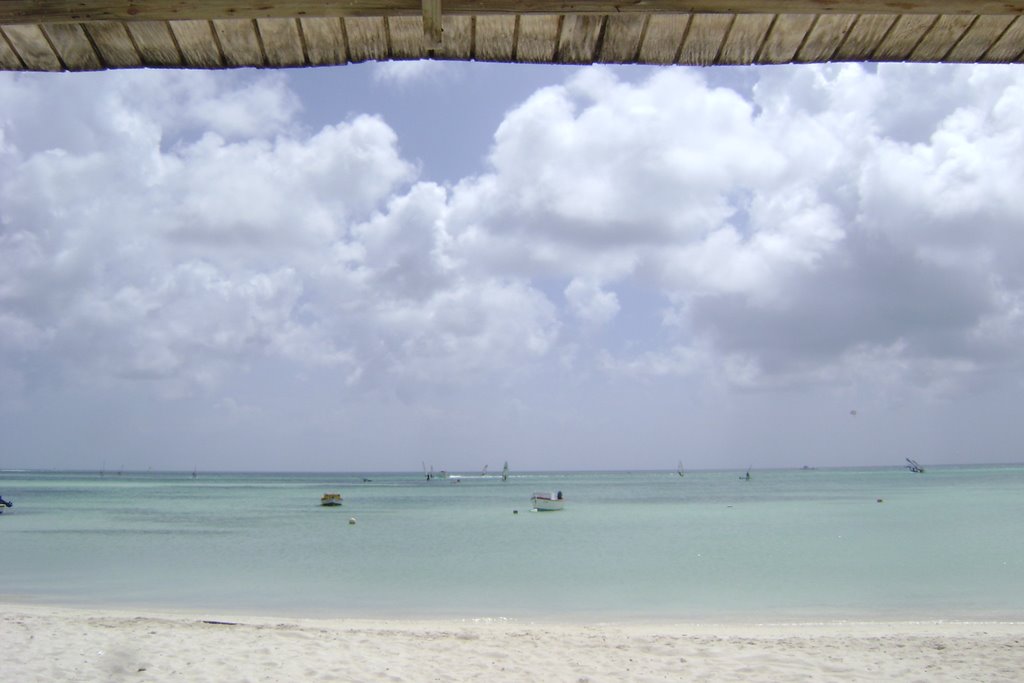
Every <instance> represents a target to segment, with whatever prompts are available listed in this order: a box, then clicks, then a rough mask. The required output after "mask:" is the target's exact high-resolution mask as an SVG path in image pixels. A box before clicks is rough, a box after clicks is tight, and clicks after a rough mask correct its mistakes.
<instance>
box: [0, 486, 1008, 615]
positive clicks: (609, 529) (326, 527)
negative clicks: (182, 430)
mask: <svg viewBox="0 0 1024 683" xmlns="http://www.w3.org/2000/svg"><path fill="white" fill-rule="evenodd" d="M738 474H740V473H737V472H688V473H687V475H686V477H685V478H683V479H680V478H679V477H678V476H676V475H675V474H674V473H667V472H638V473H622V472H617V473H564V474H560V473H537V474H523V473H515V472H514V473H513V476H512V478H511V479H510V480H509V481H508V482H502V481H501V480H500V478H498V477H487V478H480V477H463V478H462V479H461V483H459V484H454V483H450V482H445V481H433V482H427V481H424V480H423V479H422V477H421V476H419V475H415V474H404V475H401V474H315V475H314V474H237V473H233V474H228V473H224V474H204V473H200V476H199V478H198V479H196V480H192V479H191V476H190V475H189V474H185V473H179V474H168V473H146V474H128V473H125V474H124V475H121V476H118V475H115V474H110V473H108V474H107V475H106V476H105V477H101V476H100V475H99V474H98V473H67V472H56V473H55V472H45V473H44V472H0V495H3V497H4V498H7V499H12V500H13V501H14V503H15V507H14V508H13V510H11V512H10V513H9V514H8V513H5V514H3V515H0V548H2V558H0V599H7V600H29V601H33V602H44V603H45V602H57V603H63V604H103V605H111V606H125V607H128V606H144V607H154V608H182V609H195V608H199V609H204V610H209V609H216V610H226V611H232V612H257V613H268V614H286V615H295V616H301V615H308V616H330V617H346V616H349V617H351V616H360V617H380V616H408V617H494V618H500V617H509V618H554V619H559V618H571V619H679V620H708V619H718V620H732V619H736V620H808V619H810V620H814V619H908V618H909V619H919V618H920V619H1014V620H1016V619H1021V618H1024V467H1021V466H1003V467H995V466H992V467H945V468H929V470H928V472H927V473H926V474H923V475H914V474H911V473H908V472H906V471H905V470H899V469H895V468H889V469H848V470H836V469H824V470H795V471H794V470H778V471H761V472H758V471H755V472H754V473H753V479H752V480H751V481H749V482H746V481H741V480H740V479H739V477H738ZM364 476H365V477H368V478H370V479H372V481H371V482H368V483H366V482H363V481H362V479H363V477H364ZM539 490H562V491H564V492H565V497H566V500H567V503H566V509H565V510H564V511H561V512H549V513H531V512H529V511H528V509H529V497H530V493H531V492H532V491H539ZM326 491H340V492H341V493H342V495H343V496H344V497H345V504H344V506H343V507H341V508H321V507H320V506H319V497H320V495H321V494H322V493H324V492H326ZM879 498H881V499H883V502H882V503H878V502H876V501H877V499H879ZM513 510H518V511H519V514H513ZM349 517H356V518H357V520H358V523H357V524H356V525H354V526H353V525H349V524H348V519H349Z"/></svg>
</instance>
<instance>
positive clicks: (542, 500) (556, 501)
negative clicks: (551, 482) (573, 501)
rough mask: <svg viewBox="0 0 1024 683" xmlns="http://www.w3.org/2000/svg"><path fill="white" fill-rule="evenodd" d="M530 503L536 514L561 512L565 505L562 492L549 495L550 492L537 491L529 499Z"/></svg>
mask: <svg viewBox="0 0 1024 683" xmlns="http://www.w3.org/2000/svg"><path fill="white" fill-rule="evenodd" d="M530 503H531V504H532V505H533V509H534V510H536V511H537V512H551V511H554V510H561V509H562V508H563V507H564V505H565V499H564V498H563V497H562V492H561V491H559V492H558V493H551V492H550V491H539V492H537V493H534V494H533V496H531V497H530Z"/></svg>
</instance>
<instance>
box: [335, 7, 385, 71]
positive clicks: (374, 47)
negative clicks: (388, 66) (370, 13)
mask: <svg viewBox="0 0 1024 683" xmlns="http://www.w3.org/2000/svg"><path fill="white" fill-rule="evenodd" d="M344 21H345V35H347V36H348V58H349V59H350V60H352V61H353V62H366V61H369V60H373V59H387V58H388V34H387V30H386V28H385V26H384V17H345V20H344Z"/></svg>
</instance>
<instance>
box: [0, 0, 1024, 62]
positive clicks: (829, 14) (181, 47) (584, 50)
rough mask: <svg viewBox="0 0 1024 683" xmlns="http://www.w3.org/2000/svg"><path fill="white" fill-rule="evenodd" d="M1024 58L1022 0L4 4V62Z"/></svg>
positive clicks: (90, 0)
mask: <svg viewBox="0 0 1024 683" xmlns="http://www.w3.org/2000/svg"><path fill="white" fill-rule="evenodd" d="M423 58H434V59H457V60H476V61H493V62H530V63H551V64H591V63H597V62H607V63H620V64H693V65H712V64H779V63H789V62H829V61H875V62H887V61H913V62H1018V63H1020V62H1024V0H625V1H623V2H607V1H604V0H577V1H575V2H572V1H567V0H561V1H560V0H519V1H517V0H335V1H331V0H320V1H319V2H316V1H304V0H282V1H280V2H274V1H273V0H267V1H265V2H251V1H247V0H206V1H204V0H0V69H2V70H13V71H90V70H99V69H123V68H137V67H177V68H202V69H222V68H231V67H245V66H254V67H301V66H320V65H329V64H346V63H349V62H362V61H367V60H390V59H423Z"/></svg>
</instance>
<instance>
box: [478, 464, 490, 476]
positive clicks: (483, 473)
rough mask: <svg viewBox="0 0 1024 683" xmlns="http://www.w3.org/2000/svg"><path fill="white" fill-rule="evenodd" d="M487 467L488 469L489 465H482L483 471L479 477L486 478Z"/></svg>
mask: <svg viewBox="0 0 1024 683" xmlns="http://www.w3.org/2000/svg"><path fill="white" fill-rule="evenodd" d="M488 467H490V465H484V470H483V472H481V473H480V476H481V477H486V476H487V468H488Z"/></svg>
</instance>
